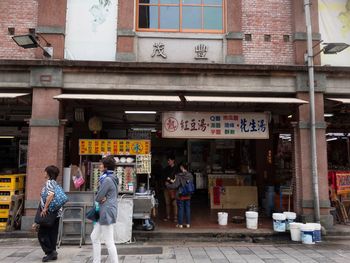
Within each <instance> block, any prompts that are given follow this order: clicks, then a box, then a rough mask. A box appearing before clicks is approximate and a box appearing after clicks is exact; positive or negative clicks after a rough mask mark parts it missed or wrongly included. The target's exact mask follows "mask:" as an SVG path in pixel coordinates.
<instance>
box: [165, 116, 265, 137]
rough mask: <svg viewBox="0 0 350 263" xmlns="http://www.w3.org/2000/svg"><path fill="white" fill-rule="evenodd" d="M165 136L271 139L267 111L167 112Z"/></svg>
mask: <svg viewBox="0 0 350 263" xmlns="http://www.w3.org/2000/svg"><path fill="white" fill-rule="evenodd" d="M162 126H163V133H162V134H163V137H173V138H237V139H245V138H246V139H249V138H250V139H268V138H269V129H268V114H267V113H208V112H166V113H163V119H162Z"/></svg>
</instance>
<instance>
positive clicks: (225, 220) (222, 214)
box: [218, 212, 228, 226]
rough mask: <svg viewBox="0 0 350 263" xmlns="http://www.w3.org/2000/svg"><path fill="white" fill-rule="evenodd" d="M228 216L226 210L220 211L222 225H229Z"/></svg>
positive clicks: (219, 216) (219, 217)
mask: <svg viewBox="0 0 350 263" xmlns="http://www.w3.org/2000/svg"><path fill="white" fill-rule="evenodd" d="M227 218H228V213H225V212H219V213H218V222H219V225H220V226H226V225H227Z"/></svg>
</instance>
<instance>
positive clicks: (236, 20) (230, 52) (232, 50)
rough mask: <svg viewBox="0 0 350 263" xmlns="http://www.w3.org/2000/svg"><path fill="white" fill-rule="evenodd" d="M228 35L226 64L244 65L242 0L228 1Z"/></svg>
mask: <svg viewBox="0 0 350 263" xmlns="http://www.w3.org/2000/svg"><path fill="white" fill-rule="evenodd" d="M226 3H227V12H226V15H227V18H226V19H227V30H226V31H227V34H226V43H227V50H226V58H225V63H228V64H241V63H244V57H243V38H244V34H243V32H242V0H231V1H227V2H226Z"/></svg>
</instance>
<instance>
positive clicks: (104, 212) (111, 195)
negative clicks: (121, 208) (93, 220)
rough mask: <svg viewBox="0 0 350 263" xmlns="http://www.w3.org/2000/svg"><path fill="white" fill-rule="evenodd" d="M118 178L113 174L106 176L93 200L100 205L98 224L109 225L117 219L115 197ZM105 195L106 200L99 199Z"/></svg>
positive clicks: (116, 195)
mask: <svg viewBox="0 0 350 263" xmlns="http://www.w3.org/2000/svg"><path fill="white" fill-rule="evenodd" d="M117 186H118V180H117V179H116V177H115V176H111V175H110V176H107V177H106V178H105V179H104V180H103V181H102V184H101V185H100V187H99V189H98V191H97V194H96V197H95V201H96V202H98V203H99V206H100V219H99V221H98V222H99V223H100V225H111V224H114V223H116V221H117V207H118V205H117V197H118V187H117ZM104 197H106V199H107V200H106V201H105V202H103V203H101V200H102V199H103V198H104Z"/></svg>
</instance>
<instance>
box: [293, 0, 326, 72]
mask: <svg viewBox="0 0 350 263" xmlns="http://www.w3.org/2000/svg"><path fill="white" fill-rule="evenodd" d="M292 4H293V9H292V15H293V25H292V26H293V46H294V57H295V64H299V65H304V64H305V59H304V54H305V53H306V50H307V46H306V40H307V37H306V23H305V12H304V1H301V0H292ZM311 23H312V32H313V34H312V39H313V44H314V45H316V47H315V48H314V52H315V53H317V52H318V51H319V50H320V49H319V46H317V43H318V42H319V41H320V40H321V34H320V33H319V26H318V0H311ZM314 64H315V65H319V64H320V56H317V57H315V59H314Z"/></svg>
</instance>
